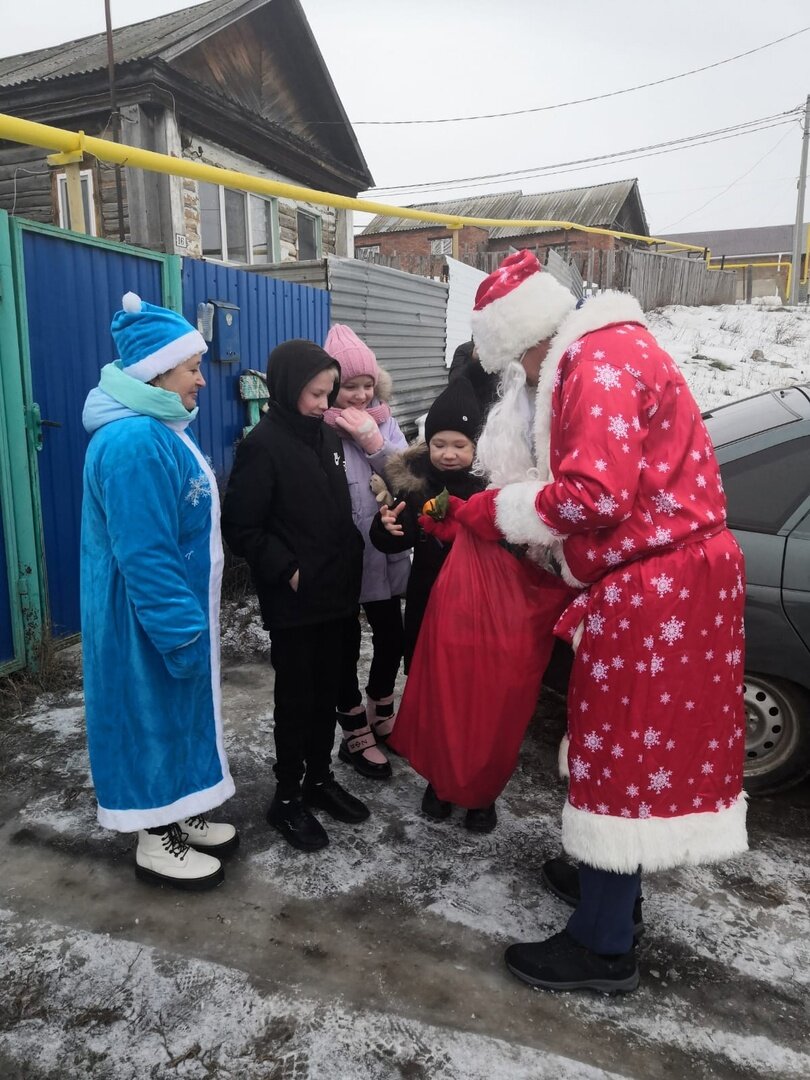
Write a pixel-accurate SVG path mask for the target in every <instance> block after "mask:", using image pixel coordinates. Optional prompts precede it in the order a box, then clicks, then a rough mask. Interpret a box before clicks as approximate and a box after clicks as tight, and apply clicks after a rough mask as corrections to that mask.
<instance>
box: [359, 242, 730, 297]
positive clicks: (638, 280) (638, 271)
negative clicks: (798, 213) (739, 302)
mask: <svg viewBox="0 0 810 1080" xmlns="http://www.w3.org/2000/svg"><path fill="white" fill-rule="evenodd" d="M361 250H362V249H359V248H358V252H359V251H361ZM531 250H533V251H534V252H535V254H536V255H537V258H538V259H539V260H540V262H541V263H543V264H544V265H546V266H548V264H549V260H552V261H553V263H554V271H553V272H554V273H555V277H557V278H558V279H560V280H562V276H561V275H560V273H559V272H558V267H559V264H560V263H561V262H565V263H566V264H569V266H570V269H571V272H572V278H574V279H578V280H579V281H580V282H581V287H582V292H584V293H585V294H589V293H597V292H602V291H603V290H604V289H618V290H619V291H620V292H629V293H632V294H633V296H635V297H636V298H637V299H638V301H639V303H640V304H641V306H642V308H643V309H644V310H645V311H649V310H650V309H651V308H656V307H663V306H665V305H666V304H684V305H687V306H697V305H700V304H710V305H711V304H733V303H734V302H735V299H736V295H735V294H736V282H737V277H736V274H735V272H734V271H733V270H709V269H708V268H707V267H706V264H705V262H704V261H703V260H702V259H698V258H687V257H685V256H684V255H663V254H660V253H658V252H653V251H645V250H643V249H641V248H631V247H620V248H615V249H611V250H608V251H603V250H600V249H597V248H590V249H589V250H586V251H571V250H570V249H569V248H567V247H565V246H563V245H554V246H553V247H551V246H549V247H542V248H541V247H538V248H533V249H531ZM507 254H508V253H507V252H505V251H481V252H476V253H475V254H472V255H467V254H465V256H464V258H463V260H462V261H463V262H466V263H469V264H470V265H472V266H476V267H477V268H478V269H479V270H483V271H484V272H485V273H490V272H491V271H492V270H494V269H495V267H496V266H497V265H498V264H499V263H500V262H501V260H502V259H503V258H504V257H505V256H506V255H507ZM359 257H362V258H364V259H365V260H366V261H368V262H374V263H381V264H383V265H385V266H393V267H394V268H395V269H400V270H407V271H409V272H410V273H412V274H419V275H421V276H422V277H433V278H437V279H439V280H446V274H447V265H446V262H445V260H444V258H443V256H441V255H407V256H401V257H400V256H396V255H394V256H384V255H377V254H376V253H375V254H373V255H372V254H368V255H363V256H359ZM566 284H568V283H567V282H566ZM572 291H573V292H575V294H578V295H582V293H581V292H579V290H578V289H574V288H573V287H572Z"/></svg>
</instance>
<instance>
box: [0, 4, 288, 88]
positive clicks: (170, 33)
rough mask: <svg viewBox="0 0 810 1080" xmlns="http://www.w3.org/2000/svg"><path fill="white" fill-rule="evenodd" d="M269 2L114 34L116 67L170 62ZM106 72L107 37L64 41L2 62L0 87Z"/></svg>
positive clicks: (206, 7) (207, 9)
mask: <svg viewBox="0 0 810 1080" xmlns="http://www.w3.org/2000/svg"><path fill="white" fill-rule="evenodd" d="M269 2H270V0H208V3H205V4H197V5H196V6H194V7H188V8H184V9H183V10H182V11H175V12H173V13H172V14H171V15H161V16H160V17H159V18H157V19H148V20H147V21H146V22H140V23H135V25H134V26H122V27H120V28H119V29H116V30H113V46H114V50H115V62H116V64H126V63H128V62H129V61H132V60H143V59H147V58H149V57H160V58H161V59H164V60H165V59H170V58H171V56H175V55H177V54H178V53H180V52H183V51H185V49H186V48H191V47H192V46H193V45H196V44H197V43H198V42H199V41H201V40H203V39H204V38H205V37H207V36H208V35H209V33H215V32H216V31H217V30H218V29H220V28H221V26H222V25H224V24H225V25H226V24H227V23H229V22H231V21H232V18H233V16H234V15H237V14H240V15H242V14H245V15H246V14H248V13H249V12H251V11H254V10H255V9H256V8H258V7H262V6H264V4H267V3H269ZM106 67H107V36H106V34H105V33H101V34H92V35H91V36H90V37H84V38H78V39H77V40H75V41H66V42H64V43H63V44H61V45H53V46H51V47H50V48H48V49H37V50H36V51H34V52H28V53H20V54H19V55H17V56H6V57H2V58H0V85H2V86H16V85H19V84H20V83H27V82H32V81H34V80H41V79H59V78H63V77H64V76H66V75H79V74H84V73H86V72H89V71H98V70H100V69H102V68H106Z"/></svg>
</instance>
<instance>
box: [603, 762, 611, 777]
mask: <svg viewBox="0 0 810 1080" xmlns="http://www.w3.org/2000/svg"><path fill="white" fill-rule="evenodd" d="M602 776H604V778H605V779H606V780H610V778H611V777H612V776H613V772H612V770H611V769H610V768H608V766H607V765H606V766H605V767H604V769H602Z"/></svg>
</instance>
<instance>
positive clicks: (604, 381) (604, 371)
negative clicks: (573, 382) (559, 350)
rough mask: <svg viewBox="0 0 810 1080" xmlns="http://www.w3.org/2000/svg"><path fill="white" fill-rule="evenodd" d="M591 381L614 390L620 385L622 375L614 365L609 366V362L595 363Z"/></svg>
mask: <svg viewBox="0 0 810 1080" xmlns="http://www.w3.org/2000/svg"><path fill="white" fill-rule="evenodd" d="M577 344H579V342H577ZM572 348H573V346H572ZM593 381H594V382H595V383H598V384H599V386H601V387H603V388H604V389H605V390H615V389H616V387H617V386H621V384H622V377H621V375H620V374H619V372H618V371H617V370H616V369H615V368H614V367H611V366H610V364H597V365H596V374H595V375H594V380H593Z"/></svg>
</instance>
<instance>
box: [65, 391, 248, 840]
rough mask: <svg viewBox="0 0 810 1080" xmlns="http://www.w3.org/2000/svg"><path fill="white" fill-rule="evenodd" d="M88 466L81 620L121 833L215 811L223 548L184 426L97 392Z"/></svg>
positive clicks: (220, 792)
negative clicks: (123, 404) (140, 410)
mask: <svg viewBox="0 0 810 1080" xmlns="http://www.w3.org/2000/svg"><path fill="white" fill-rule="evenodd" d="M99 393H100V391H94V392H93V393H91V396H90V398H89V399H88V405H87V406H86V407H85V426H86V427H87V428H88V430H90V431H95V433H94V435H93V437H92V439H91V441H90V446H89V448H88V451H87V457H86V460H85V468H84V501H83V507H82V543H81V613H82V638H83V642H82V650H83V665H84V686H85V705H86V713H87V739H88V746H89V751H90V765H91V770H92V774H93V782H94V784H95V788H96V795H97V799H98V820H99V822H100V823H101V824H102V825H104V826H106V827H107V828H111V829H116V830H119V831H121V832H130V831H134V830H137V829H144V828H153V827H156V826H159V825H165V824H168V823H170V822H173V821H179V820H181V819H182V818H184V817H190V816H192V815H195V814H201V813H205V812H206V811H208V810H211V809H213V808H214V807H216V806H219V805H220V804H221V803H222V802H224V801H225V800H226V799H228V798H229V797H230V796H231V795H232V794H233V791H234V785H233V780H232V779H231V775H230V772H229V770H228V764H227V760H226V757H225V752H224V748H223V741H222V717H221V698H220V671H219V593H220V584H221V578H222V544H221V540H220V530H219V498H218V493H217V487H216V482H215V478H214V476H213V473H212V472H211V470H210V468H209V466H208V464H207V462H206V461H205V459H204V457H203V456H202V454H201V452H200V450H199V447H198V446H197V444H196V442H195V441H194V440H193V439H192V438H191V437H190V435H189V434H188V433H187V432H186V431H185V427H186V423H184V422H182V421H181V422H179V423H174V422H164V421H161V420H156V419H153V418H152V417H150V416H144V415H137V414H136V413H134V412H132V411H130V410H129V409H126V408H124V407H122V406H120V405H118V404H117V403H116V402H114V401H112V399H110V398H109V397H106V395H102V398H106V401H103V402H102V404H101V406H100V407H99V400H100V399H97V400H96V404H95V407H93V394H99Z"/></svg>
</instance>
